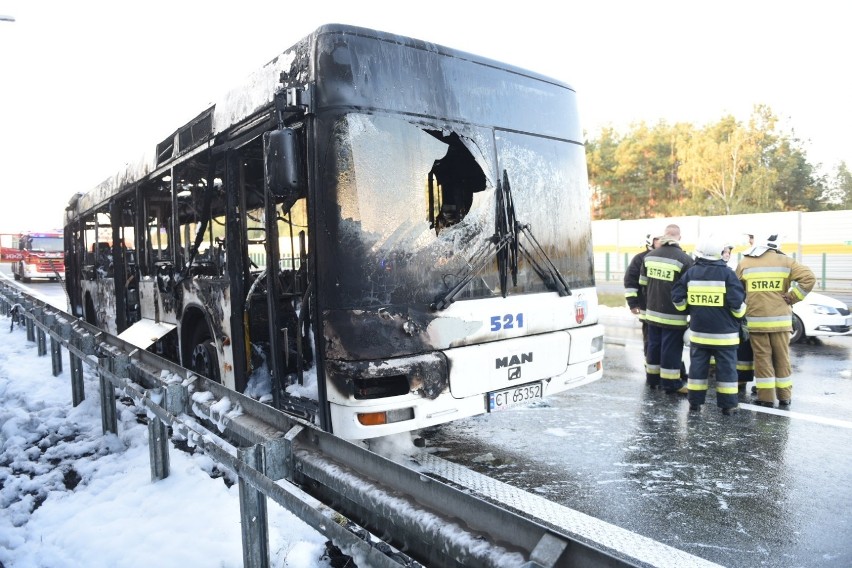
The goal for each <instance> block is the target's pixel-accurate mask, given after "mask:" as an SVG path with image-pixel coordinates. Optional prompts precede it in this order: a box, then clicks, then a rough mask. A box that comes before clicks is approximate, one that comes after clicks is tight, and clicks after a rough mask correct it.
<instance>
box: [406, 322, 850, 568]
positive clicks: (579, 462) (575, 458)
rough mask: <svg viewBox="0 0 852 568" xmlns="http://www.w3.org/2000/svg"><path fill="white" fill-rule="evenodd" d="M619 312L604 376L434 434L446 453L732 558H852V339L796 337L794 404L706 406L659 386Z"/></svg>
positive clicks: (663, 537)
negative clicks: (696, 407)
mask: <svg viewBox="0 0 852 568" xmlns="http://www.w3.org/2000/svg"><path fill="white" fill-rule="evenodd" d="M605 323H607V324H608V325H607V338H608V344H607V346H606V350H607V351H606V358H605V360H604V378H603V379H601V380H600V381H598V382H596V383H594V384H592V385H587V386H585V387H581V388H579V389H576V390H573V391H569V392H567V393H563V394H560V395H557V396H554V397H551V398H550V399H548V400H547V401H545V402H543V403H539V404H535V405H532V406H528V407H523V408H514V409H510V410H508V411H504V412H499V413H495V414H491V415H487V416H480V417H475V418H472V419H467V420H462V421H458V422H455V423H451V424H448V425H444V426H442V427H439V428H434V429H430V430H427V431H424V432H422V433H421V434H422V435H423V437H424V438H425V439H426V441H427V447H428V448H429V450H430V451H431V452H432V453H434V454H435V455H437V456H440V457H443V458H445V459H448V460H452V461H454V462H457V463H460V464H462V465H465V466H467V467H469V468H471V469H473V470H475V471H478V472H480V473H483V474H485V475H488V476H490V477H493V478H496V479H498V480H500V481H503V482H506V483H509V484H511V485H513V486H516V487H519V488H521V489H525V490H527V491H530V492H532V493H535V494H538V495H540V496H542V497H545V498H547V499H549V500H551V501H554V502H557V503H559V504H562V505H564V506H567V507H570V508H572V509H575V510H578V511H580V512H583V513H586V514H588V515H591V516H594V517H596V518H598V519H601V520H603V521H606V522H609V523H612V524H614V525H617V526H619V527H622V528H625V529H628V530H630V531H633V532H636V533H638V534H641V535H643V536H647V537H650V538H653V539H655V540H658V541H660V542H663V543H665V544H668V545H670V546H673V547H675V548H679V549H681V550H684V551H686V552H689V553H691V554H694V555H695V556H699V557H701V558H704V559H707V560H710V561H713V562H716V563H719V564H722V565H725V566H731V567H752V566H777V567H794V566H795V567H798V566H802V567H817V566H821V567H822V566H824V567H829V566H831V567H834V566H837V567H849V566H852V486H850V480H852V412H850V410H852V338H850V337H844V338H836V339H827V340H823V341H822V342H820V343H819V344H815V345H794V346H792V347H791V358H792V362H793V372H794V389H793V404H792V406H791V408H790V410H779V409H777V408H776V409H764V408H761V407H757V406H753V405H751V404H749V403H748V399H750V398H751V397H750V396H749V397H743V398H742V399H741V406H740V411H739V412H738V413H737V414H735V415H734V416H730V417H728V416H723V415H722V414H721V412H720V411H719V409H718V408H717V407H716V406H715V397H714V394H715V393H714V391H713V389H712V387H711V391H710V393H709V394H708V398H707V404H705V405H704V407H703V408H702V410H701V411H700V412H699V413H690V412H689V411H688V403H687V402H686V398H685V397H684V396H678V395H666V394H665V393H663V392H660V391H651V390H649V389H647V388H646V387H645V384H644V383H645V380H644V369H643V360H642V354H641V351H642V347H641V334H640V333H639V331H638V326H635V325H634V322H632V321H631V320H630V319H629V318H620V317H611V318H609V319H608V321H606V322H605Z"/></svg>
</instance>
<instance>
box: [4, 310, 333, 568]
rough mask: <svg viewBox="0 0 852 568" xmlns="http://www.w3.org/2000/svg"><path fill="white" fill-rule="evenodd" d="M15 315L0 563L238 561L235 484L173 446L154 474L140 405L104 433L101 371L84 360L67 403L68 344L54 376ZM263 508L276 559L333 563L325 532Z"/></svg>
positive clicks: (7, 344) (7, 380)
mask: <svg viewBox="0 0 852 568" xmlns="http://www.w3.org/2000/svg"><path fill="white" fill-rule="evenodd" d="M9 324H10V320H9V319H8V318H6V317H2V318H0V568H24V567H27V568H28V567H45V568H47V567H50V568H76V567H81V568H82V567H85V568H97V567H104V568H106V567H115V566H142V567H144V566H151V567H154V566H156V567H157V568H165V567H172V566H173V567H175V568H178V567H180V568H185V567H186V566H219V567H241V566H242V565H243V559H242V544H241V533H240V514H239V490H238V485H237V484H233V485H231V486H230V487H228V485H229V484H226V483H225V482H224V481H223V478H221V477H220V478H212V477H211V474H213V475H217V474H220V473H221V472H218V469H217V467H216V464H215V463H214V462H213V461H212V460H210V459H209V458H207V457H206V456H204V455H203V454H201V453H194V454H192V455H190V454H188V453H186V452H183V451H178V450H175V449H174V448H172V449H171V451H170V454H169V457H170V461H171V474H170V476H169V477H168V478H167V479H164V480H162V481H157V482H152V481H151V477H150V475H151V473H150V471H151V470H150V463H149V459H148V430H147V427H146V426H145V425H143V424H142V423H140V422H139V421H137V415H139V416H144V412H143V411H141V410H140V409H137V408H135V407H133V406H128V405H125V404H119V405H118V413H117V414H118V421H119V426H118V431H119V434H118V435H106V436H104V435H102V433H101V415H100V408H99V406H98V391H99V389H98V386H99V385H98V380H97V377H96V376H95V375H94V374H93V373H91V372H90V371H89V370H88V367H85V366H84V368H85V369H86V371H85V392H86V399H85V400H84V401H83V403H82V404H80V405H79V406H78V407H76V408H74V407H72V406H71V384H70V374H69V373H68V370H67V365H68V358H67V354H66V353H64V352H63V365H64V367H65V370H64V372H63V373H62V374H61V375H60V376H58V377H54V376H52V372H51V369H52V367H51V359H50V357H37V355H36V345H35V343H30V342H28V341H27V340H26V333H25V331H24V330H23V329H21V328H19V327H17V326H16V327H15V329H14V331H12V332H11V333H10V332H9ZM227 477H228V475H226V476H225V478H227ZM268 509H269V534H270V554H271V560H272V566H275V567H281V568H284V567H286V568H303V567H315V566H329V565H330V564H329V563H328V561H327V560H324V559H321V558H322V556H323V554H324V552H325V547H324V543H325V541H326V539H325V537H324V536H323V535H321V534H320V533H318V532H316V531H314V530H313V529H311V528H310V527H308V526H307V525H305V524H304V523H303V522H302V521H301V520H299V519H298V518H297V517H295V516H293V515H292V514H290V513H289V512H287V511H286V510H284V509H282V508H281V507H279V506H278V505H276V504H275V503H274V502H271V501H270V502H269V506H268Z"/></svg>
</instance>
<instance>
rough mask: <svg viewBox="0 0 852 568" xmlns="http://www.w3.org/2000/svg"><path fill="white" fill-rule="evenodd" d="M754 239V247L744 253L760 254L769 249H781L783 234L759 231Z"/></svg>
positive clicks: (747, 254) (750, 254)
mask: <svg viewBox="0 0 852 568" xmlns="http://www.w3.org/2000/svg"><path fill="white" fill-rule="evenodd" d="M752 240H753V243H752V247H751V248H750V249H748V250H747V251H745V252H744V253H743V254H745V255H746V256H760V255H762V254H763V253H765V252H766V251H768V250H777V251H780V250H781V235H779V234H778V233H763V234H760V233H758V234H756V235H754V239H752Z"/></svg>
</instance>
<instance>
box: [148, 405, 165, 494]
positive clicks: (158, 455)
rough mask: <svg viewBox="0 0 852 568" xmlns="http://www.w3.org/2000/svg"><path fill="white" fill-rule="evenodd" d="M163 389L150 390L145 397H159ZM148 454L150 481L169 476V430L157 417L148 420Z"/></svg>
mask: <svg viewBox="0 0 852 568" xmlns="http://www.w3.org/2000/svg"><path fill="white" fill-rule="evenodd" d="M162 392H163V389H152V390H150V391H148V393H147V394H146V396H147V397H149V398H150V397H151V396H152V395H154V396H157V397H159V396H161V395H162ZM148 453H149V457H150V461H151V481H159V480H161V479H165V478H167V477H168V476H169V429H168V427H167V426H166V423H165V422H163V421H162V420H160V419H159V418H158V417H157V416H152V417H150V418H149V419H148Z"/></svg>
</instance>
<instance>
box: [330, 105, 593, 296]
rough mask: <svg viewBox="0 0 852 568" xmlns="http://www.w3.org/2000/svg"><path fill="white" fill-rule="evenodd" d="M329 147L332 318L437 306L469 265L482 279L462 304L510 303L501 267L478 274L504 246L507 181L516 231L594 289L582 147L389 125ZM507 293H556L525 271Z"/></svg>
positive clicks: (360, 122)
mask: <svg viewBox="0 0 852 568" xmlns="http://www.w3.org/2000/svg"><path fill="white" fill-rule="evenodd" d="M331 138H332V144H333V147H334V150H333V151H331V152H329V153H328V155H332V156H334V157H335V159H334V161H333V163H332V164H326V168H325V171H326V172H333V173H328V176H329V177H328V178H327V179H326V184H327V185H329V186H331V187H334V188H336V190H334V191H331V192H329V193H327V195H336V199H335V200H330V201H327V202H326V203H325V207H326V211H325V214H326V215H327V216H328V219H329V221H328V228H329V231H328V233H327V234H328V236H329V237H330V240H329V242H328V246H329V247H330V248H331V250H332V255H333V258H334V261H333V262H331V263H329V264H330V265H331V266H334V267H335V268H336V270H335V271H334V272H333V273H329V274H328V278H326V279H323V280H324V282H323V284H321V285H323V286H324V288H325V291H326V292H327V293H328V298H327V300H329V301H330V304H331V305H330V306H329V307H330V308H336V309H347V308H353V307H366V308H369V307H371V306H382V305H402V304H421V305H422V304H427V305H428V304H431V303H432V302H433V301H434V300H435V299H436V298H437V297H439V296H441V295H442V294H445V293H446V292H447V290H449V289H450V288H451V287H453V286H454V285H455V284H456V283H457V282H458V280H459V278H461V275H462V274H464V273H465V271H467V270H471V265H475V267H474V268H475V271H476V274H475V275H474V278H473V279H472V280H471V281H470V283H469V285H467V286H466V287H465V288H464V290H463V291H462V292H461V293H460V294H459V295H458V296H457V297H456V298H455V299H458V300H462V299H474V298H488V297H494V296H499V295H503V291H502V290H501V289H500V280H499V275H498V270H497V264H496V262H494V261H493V258H491V259H485V260H486V261H483V262H478V261H479V260H480V257H481V255H482V254H483V251H485V250H487V249H488V244H489V242H490V240H491V239H492V237H493V236H494V234H495V188H496V186H497V181H496V180H497V179H498V175H499V174H498V172H502V171H503V170H505V171H506V172H507V175H508V178H509V179H510V180H511V186H512V192H513V196H514V205H515V211H516V217H517V220H518V222H519V223H520V224H522V225H528V226H529V228H530V230H531V231H532V233H533V234H534V235H535V238H536V239H537V240H538V242H539V243H540V244H541V247H542V249H543V250H544V251H545V253H546V255H547V256H548V258H549V259H550V260H551V261H553V263H554V264H555V266H556V267H557V269H558V270H559V271H560V272H561V273H562V275H564V276H565V278H566V280H568V282H569V284H570V286H571V287H573V286H586V285H589V284H590V283H591V282H592V281H593V280H592V265H591V259H590V258H589V256H588V254H587V253H586V252H585V251H586V250H588V242H587V240H588V236H587V227H584V226H582V223H581V222H580V221H578V220H577V219H583V218H588V207H589V203H588V199H587V198H582V199H581V198H579V196H585V195H586V193H585V191H586V189H585V188H586V186H585V183H586V178H585V176H586V171H585V166H584V164H585V162H584V159H583V148H582V146H579V145H577V144H571V143H568V142H565V141H558V140H553V139H545V138H541V137H536V136H530V135H524V134H518V133H509V132H504V131H496V130H491V129H483V128H475V127H470V126H457V127H455V128H454V129H453V130H450V129H448V128H447V126H446V125H444V126H443V127H441V128H439V127H437V126H430V125H428V124H423V123H418V122H414V121H411V120H408V119H405V118H402V117H397V116H392V115H380V114H372V115H365V114H349V115H345V116H342V117H340V118H339V119H338V120H337V121H336V122H335V123H334V126H333V133H332V136H331ZM495 160H496V162H495ZM566 188H567V189H569V190H568V191H566ZM572 197H577V199H575V200H572ZM477 267H478V268H477ZM508 287H509V290H508V293H509V294H525V293H537V292H546V291H550V288H549V287H548V285H547V283H546V282H545V280H544V279H543V278H542V277H541V276H540V275H539V274H537V273H536V271H535V270H533V268H532V266H531V264H530V263H529V262H528V261H525V260H524V259H521V261H520V262H519V266H518V275H517V285H513V284H512V282H511V280H510V281H509V284H508Z"/></svg>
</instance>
